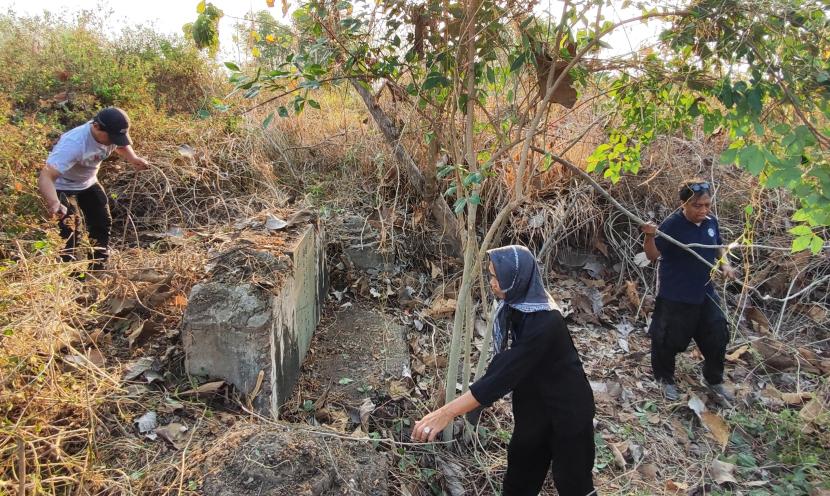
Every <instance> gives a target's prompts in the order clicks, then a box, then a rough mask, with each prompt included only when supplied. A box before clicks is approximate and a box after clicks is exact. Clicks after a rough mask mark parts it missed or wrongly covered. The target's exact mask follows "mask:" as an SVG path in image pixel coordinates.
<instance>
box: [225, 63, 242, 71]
mask: <svg viewBox="0 0 830 496" xmlns="http://www.w3.org/2000/svg"><path fill="white" fill-rule="evenodd" d="M225 67H227V68H228V69H230V70H232V71H236V72H239V71H240V69H239V66H238V65H236V64H234V63H233V62H225Z"/></svg>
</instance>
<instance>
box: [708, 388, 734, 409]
mask: <svg viewBox="0 0 830 496" xmlns="http://www.w3.org/2000/svg"><path fill="white" fill-rule="evenodd" d="M706 386H707V387H708V388H709V391H711V392H712V394H714V395H715V398H716V399H717V400H718V401H719V402H720V403H723V402H725V403H726V405H724V406H731V404H732V403H733V402H734V401H735V395H733V394H732V393H730V392H729V390H728V389H726V386H724V385H723V383H720V384H708V383H707V384H706Z"/></svg>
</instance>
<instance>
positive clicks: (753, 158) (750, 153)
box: [738, 144, 766, 176]
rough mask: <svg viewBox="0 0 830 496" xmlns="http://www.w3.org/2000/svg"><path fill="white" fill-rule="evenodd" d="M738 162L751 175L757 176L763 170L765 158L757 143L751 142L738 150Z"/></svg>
mask: <svg viewBox="0 0 830 496" xmlns="http://www.w3.org/2000/svg"><path fill="white" fill-rule="evenodd" d="M738 163H739V164H740V165H741V167H743V168H744V169H746V170H748V171H749V172H750V173H751V174H752V175H753V176H757V175H759V174H760V173H761V171H763V170H764V166H765V165H766V160H765V159H764V154H763V153H762V152H761V150H760V149H759V148H758V145H754V144H753V145H749V146H747V147H745V148H743V149H741V150H739V151H738Z"/></svg>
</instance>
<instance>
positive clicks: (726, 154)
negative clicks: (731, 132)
mask: <svg viewBox="0 0 830 496" xmlns="http://www.w3.org/2000/svg"><path fill="white" fill-rule="evenodd" d="M737 158H738V150H737V149H735V148H728V149H726V150H724V151H723V153H721V154H720V163H722V164H724V165H729V164H734V163H735V159H737Z"/></svg>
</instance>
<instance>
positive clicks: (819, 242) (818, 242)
mask: <svg viewBox="0 0 830 496" xmlns="http://www.w3.org/2000/svg"><path fill="white" fill-rule="evenodd" d="M822 248H824V240H823V239H821V237H820V236H814V237H813V240H812V241H810V251H811V252H813V255H818V254H819V252H821V249H822Z"/></svg>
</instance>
